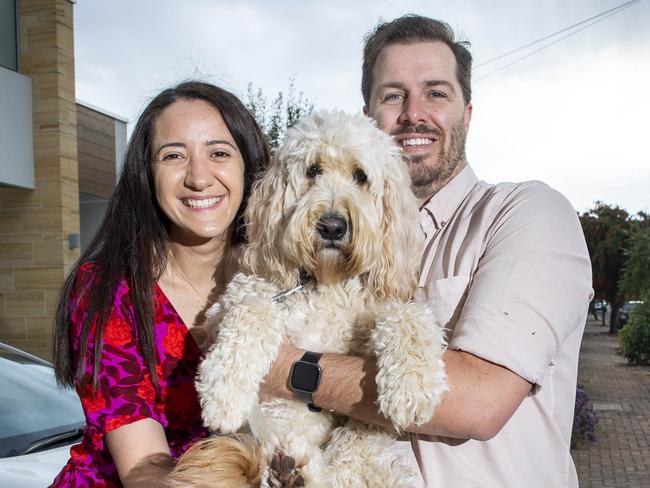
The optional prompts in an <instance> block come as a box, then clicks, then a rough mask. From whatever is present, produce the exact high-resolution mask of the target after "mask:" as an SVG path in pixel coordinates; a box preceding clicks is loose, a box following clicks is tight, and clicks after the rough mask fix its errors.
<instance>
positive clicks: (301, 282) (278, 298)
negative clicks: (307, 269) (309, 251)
mask: <svg viewBox="0 0 650 488" xmlns="http://www.w3.org/2000/svg"><path fill="white" fill-rule="evenodd" d="M310 281H311V276H309V275H308V274H304V273H302V272H301V273H300V278H299V279H298V284H296V286H294V287H293V288H289V289H288V290H284V291H281V292H280V293H278V294H277V295H274V296H273V297H272V298H271V301H272V302H273V303H282V302H284V301H285V300H286V299H287V298H289V297H290V296H291V295H293V294H294V293H298V292H299V291H301V290H302V289H303V288H305V285H306V284H307V283H309V282H310Z"/></svg>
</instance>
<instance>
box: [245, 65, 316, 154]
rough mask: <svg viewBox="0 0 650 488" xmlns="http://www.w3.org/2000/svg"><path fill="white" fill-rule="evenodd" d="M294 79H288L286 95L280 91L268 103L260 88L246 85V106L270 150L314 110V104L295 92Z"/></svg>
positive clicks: (300, 93)
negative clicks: (260, 129)
mask: <svg viewBox="0 0 650 488" xmlns="http://www.w3.org/2000/svg"><path fill="white" fill-rule="evenodd" d="M295 82H296V79H295V77H291V78H289V88H288V89H287V92H286V95H285V93H284V92H282V91H280V92H278V94H277V95H276V96H275V98H274V99H273V101H272V102H271V103H268V101H267V98H266V96H265V95H264V92H263V91H262V89H261V88H258V89H255V88H254V87H253V84H252V83H249V84H248V88H247V97H246V98H247V100H246V106H247V107H248V109H249V110H250V111H251V112H252V114H253V116H254V117H255V119H256V120H257V123H258V124H259V125H260V127H261V128H262V132H263V133H264V136H265V137H266V140H267V142H268V143H269V145H270V146H271V147H272V148H276V147H278V146H279V145H280V143H281V142H282V140H283V139H284V136H285V134H286V132H287V130H288V129H290V128H291V127H293V126H294V125H295V124H296V122H298V120H299V119H300V118H301V117H303V116H304V115H309V114H310V113H311V112H313V110H314V104H313V103H312V102H310V101H309V100H308V99H307V98H305V96H304V94H303V92H296V83H295Z"/></svg>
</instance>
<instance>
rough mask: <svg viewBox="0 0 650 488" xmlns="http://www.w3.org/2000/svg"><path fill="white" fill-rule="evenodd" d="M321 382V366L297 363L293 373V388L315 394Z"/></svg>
mask: <svg viewBox="0 0 650 488" xmlns="http://www.w3.org/2000/svg"><path fill="white" fill-rule="evenodd" d="M319 382H320V366H318V365H317V364H312V363H306V362H303V361H297V362H296V363H294V365H293V371H292V372H291V388H293V389H294V390H302V391H306V392H310V393H313V392H315V391H316V389H317V388H318V383H319Z"/></svg>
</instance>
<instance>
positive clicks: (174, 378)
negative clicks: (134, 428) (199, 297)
mask: <svg viewBox="0 0 650 488" xmlns="http://www.w3.org/2000/svg"><path fill="white" fill-rule="evenodd" d="M90 286H97V284H96V283H93V272H92V265H84V266H82V267H81V269H80V270H79V273H78V274H77V279H76V287H77V289H76V292H75V296H74V298H73V302H75V303H73V307H71V309H72V312H71V315H72V316H71V324H72V331H73V338H72V346H73V350H74V352H75V353H76V355H77V357H78V354H79V349H80V344H79V342H80V341H79V339H80V337H81V326H82V324H83V320H84V318H85V316H86V313H87V303H86V295H85V293H83V291H84V289H86V288H87V287H90ZM154 314H155V318H154V335H155V350H156V353H157V361H156V372H157V373H158V378H159V383H160V392H161V394H160V395H159V397H158V398H156V394H155V390H154V387H153V383H152V381H151V378H150V375H149V371H148V369H147V367H146V364H145V362H144V359H143V358H142V354H141V352H140V348H139V346H138V342H137V340H136V338H135V335H136V329H135V325H134V322H133V318H132V317H133V314H132V305H131V299H130V293H129V288H128V285H127V283H126V281H125V280H122V281H121V282H120V284H119V287H118V289H117V292H116V294H115V299H114V302H113V309H112V311H111V315H110V318H109V320H108V323H107V326H106V330H105V332H104V348H103V351H102V358H101V361H100V370H99V388H98V389H97V391H96V392H93V390H92V387H91V386H90V385H89V386H87V387H86V388H84V389H83V390H82V389H81V387H80V385H79V384H78V383H77V385H76V390H77V393H78V395H79V397H80V398H81V403H82V406H83V409H84V413H85V415H86V428H85V430H84V434H83V438H82V440H81V443H80V444H77V445H75V446H73V447H72V448H71V449H70V456H71V457H70V460H69V461H68V464H67V465H66V466H65V467H64V468H63V470H62V471H61V472H60V473H59V475H58V476H57V477H56V479H55V480H54V482H53V484H52V485H51V486H52V487H98V488H99V487H106V488H113V487H121V486H122V483H121V482H120V479H119V476H118V474H117V469H116V467H115V464H114V463H113V459H112V457H111V454H110V452H109V451H108V448H107V446H106V443H105V442H104V436H105V434H106V433H108V432H110V431H111V430H113V429H117V428H118V427H121V426H123V425H127V424H130V423H131V422H135V421H137V420H141V419H145V418H151V419H154V420H156V421H158V422H160V424H161V425H162V426H163V427H164V429H165V434H166V436H167V441H168V443H169V447H170V450H171V453H172V456H173V457H174V459H177V458H178V457H179V456H180V455H181V454H182V453H183V452H185V451H186V450H187V449H188V448H189V447H190V445H192V444H193V443H194V442H195V441H196V440H198V439H200V438H202V437H205V436H206V435H207V432H206V430H205V428H204V427H203V425H202V423H201V410H200V406H199V402H198V398H197V394H196V390H195V388H194V377H195V376H196V369H197V367H198V364H199V361H200V359H201V351H200V349H199V347H198V345H197V344H196V342H195V340H194V338H193V337H192V335H191V334H190V333H189V332H188V329H187V327H186V326H185V324H184V323H183V321H182V319H181V318H180V316H179V315H178V313H177V312H176V310H175V309H174V307H173V306H172V304H171V303H170V302H169V300H168V299H167V297H166V296H165V295H164V294H163V292H162V290H160V288H159V287H158V286H156V289H155V302H154ZM93 351H94V348H93V333H92V332H91V334H90V336H89V343H88V355H87V357H88V361H87V363H86V364H89V363H90V364H92V358H93ZM90 372H91V369H90V367H88V366H87V367H86V375H88V378H90V376H89V375H90ZM88 383H91V382H90V381H88Z"/></svg>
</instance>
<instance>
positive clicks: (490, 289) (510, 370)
mask: <svg viewBox="0 0 650 488" xmlns="http://www.w3.org/2000/svg"><path fill="white" fill-rule="evenodd" d="M466 46H467V44H466V43H463V42H456V40H455V39H454V34H453V31H452V30H451V29H450V27H449V26H448V25H447V24H445V23H442V22H438V21H435V20H432V19H428V18H424V17H419V16H414V15H409V16H405V17H401V18H398V19H396V20H394V21H392V22H389V23H386V24H381V25H379V26H378V27H377V28H376V29H375V30H374V31H373V32H372V33H371V34H370V35H369V36H368V37H367V40H366V45H365V49H364V62H363V78H362V92H363V96H364V102H365V107H364V112H365V113H366V114H367V115H368V116H370V117H372V118H373V119H375V120H376V121H377V123H378V125H379V126H380V127H381V128H382V129H383V130H384V131H386V132H388V133H389V134H391V135H393V136H395V139H396V141H397V143H398V144H399V145H400V146H401V147H402V149H403V151H404V154H405V156H406V160H407V164H408V166H409V170H410V173H411V177H412V184H413V191H414V193H415V195H416V196H417V197H418V199H419V201H420V203H421V217H422V223H423V227H424V230H425V233H426V236H427V244H426V250H425V254H424V256H423V259H422V270H421V278H420V290H419V292H420V298H421V299H425V300H429V301H430V302H431V306H432V308H433V309H434V311H435V312H436V315H437V317H438V319H439V320H440V321H441V322H442V323H443V324H445V327H446V328H447V330H448V331H449V332H448V340H449V347H448V350H447V351H446V352H445V355H444V360H445V365H446V370H447V375H448V381H449V384H450V391H449V392H448V393H447V394H446V395H445V397H444V398H443V401H442V403H441V405H440V406H439V407H438V409H437V410H436V412H435V414H434V416H433V418H432V419H431V420H430V421H429V422H427V423H426V424H424V425H421V426H417V427H416V426H414V427H413V428H412V429H410V430H411V432H412V434H413V435H412V444H413V450H414V452H415V455H416V458H417V460H418V463H419V466H420V469H421V471H422V474H423V477H424V480H425V482H426V485H427V486H431V487H443V486H444V487H473V486H476V487H478V486H480V487H522V486H527V487H544V488H548V487H555V486H558V487H560V486H561V487H574V486H578V483H577V477H576V472H575V467H574V466H573V462H572V460H571V457H570V454H569V443H570V436H571V425H572V419H573V408H574V399H575V391H576V375H577V364H578V352H579V348H580V341H581V338H582V332H583V328H584V323H585V319H586V313H587V307H588V303H589V301H590V298H591V269H590V260H589V257H588V254H587V248H586V245H585V242H584V237H583V235H582V231H581V229H580V225H579V222H578V219H577V215H576V213H575V211H574V210H573V209H572V208H571V205H570V204H569V203H568V201H567V200H566V199H565V198H564V197H563V196H561V195H560V194H559V193H557V192H556V191H554V190H552V189H550V188H549V187H548V186H546V185H544V184H542V183H539V182H528V183H522V184H511V183H502V184H498V185H489V184H487V183H485V182H482V181H479V180H478V179H477V177H476V176H475V174H474V172H473V171H472V169H471V168H470V166H469V165H468V164H467V160H466V157H465V138H466V135H467V131H468V129H469V125H470V120H471V116H472V104H471V85H470V74H471V61H472V58H471V54H470V53H469V51H468V50H467V47H466ZM432 326H433V324H432ZM303 354H304V351H299V350H296V349H295V348H292V347H291V346H289V345H286V346H285V347H284V348H283V351H282V353H281V355H280V356H279V358H278V360H277V361H276V363H275V364H274V366H273V368H272V370H271V373H270V375H269V377H268V383H269V385H268V386H267V387H266V388H268V390H267V391H272V392H273V394H276V395H277V394H279V395H282V396H284V397H287V398H291V397H293V392H292V390H291V387H290V386H287V384H288V383H290V382H291V381H290V380H289V381H288V376H289V370H290V368H291V365H292V364H293V363H294V362H295V361H297V360H299V359H300V358H301V357H302V356H303ZM319 365H320V368H321V373H320V386H319V387H318V388H317V389H316V390H315V391H314V392H313V395H312V397H313V398H312V400H313V402H314V403H315V404H316V405H319V406H321V407H323V408H326V409H330V410H334V411H336V412H339V413H342V414H345V415H349V416H351V417H355V418H359V419H362V420H364V421H366V422H371V423H376V424H384V425H387V424H388V422H387V420H386V419H385V418H383V417H382V416H381V415H380V414H379V413H378V412H377V407H376V387H375V384H374V377H375V375H376V371H377V369H376V365H375V364H374V362H373V360H372V359H369V358H357V357H349V356H341V355H336V354H324V355H323V356H322V357H321V358H320V361H319ZM303 396H304V395H303Z"/></svg>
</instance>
